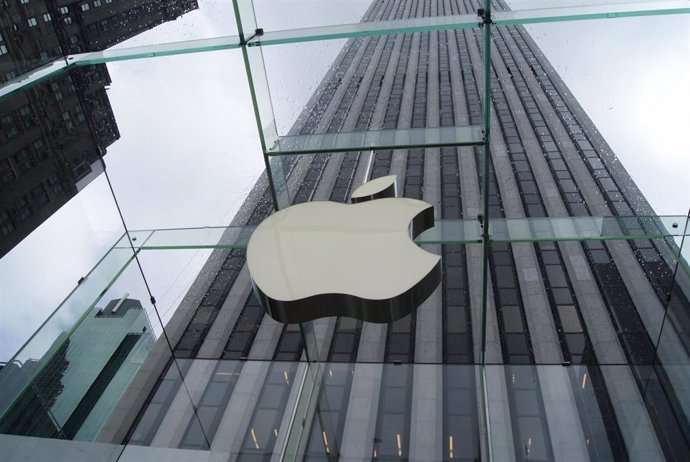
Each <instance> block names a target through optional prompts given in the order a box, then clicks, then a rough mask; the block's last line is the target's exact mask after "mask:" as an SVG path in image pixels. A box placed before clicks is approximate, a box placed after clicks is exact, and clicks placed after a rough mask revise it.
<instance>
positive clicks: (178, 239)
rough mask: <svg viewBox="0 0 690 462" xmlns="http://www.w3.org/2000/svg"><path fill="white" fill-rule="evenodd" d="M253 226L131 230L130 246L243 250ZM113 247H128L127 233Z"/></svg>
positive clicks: (159, 248)
mask: <svg viewBox="0 0 690 462" xmlns="http://www.w3.org/2000/svg"><path fill="white" fill-rule="evenodd" d="M255 228H256V227H255V226H227V227H205V228H181V229H156V230H149V231H130V233H129V234H130V237H131V238H132V245H133V246H134V248H135V249H137V250H139V249H141V250H175V249H233V248H239V249H243V248H246V247H247V244H248V243H249V237H250V236H251V235H252V233H253V232H254V229H255ZM115 248H116V249H131V247H130V244H129V241H128V240H127V237H126V236H123V237H122V238H121V239H120V240H119V241H118V242H117V244H115Z"/></svg>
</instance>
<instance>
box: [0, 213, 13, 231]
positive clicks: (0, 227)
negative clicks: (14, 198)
mask: <svg viewBox="0 0 690 462" xmlns="http://www.w3.org/2000/svg"><path fill="white" fill-rule="evenodd" d="M12 231H14V224H13V223H12V221H11V220H10V214H9V213H7V212H6V211H5V210H3V211H2V212H0V234H2V237H7V236H8V235H9V234H10V233H11V232H12Z"/></svg>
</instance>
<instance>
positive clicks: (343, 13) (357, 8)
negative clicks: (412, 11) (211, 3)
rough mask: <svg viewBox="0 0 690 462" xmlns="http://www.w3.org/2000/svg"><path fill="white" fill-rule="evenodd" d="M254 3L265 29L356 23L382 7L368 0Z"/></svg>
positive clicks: (277, 29) (258, 19) (304, 0)
mask: <svg viewBox="0 0 690 462" xmlns="http://www.w3.org/2000/svg"><path fill="white" fill-rule="evenodd" d="M253 3H254V8H255V9H256V19H257V24H258V25H259V27H261V28H263V29H264V31H266V32H268V31H281V30H285V29H303V28H311V27H318V26H326V25H328V26H331V25H340V24H350V23H357V22H360V21H361V20H362V19H363V18H365V17H367V16H369V15H375V14H376V13H377V12H378V11H379V10H380V5H372V3H371V2H370V1H368V0H335V1H333V2H330V3H328V4H325V3H323V2H321V1H319V0H303V1H301V2H300V4H299V8H295V5H294V4H293V5H291V4H290V3H286V2H283V1H280V0H257V1H254V2H253ZM305 12H309V13H308V14H305ZM372 18H373V16H372Z"/></svg>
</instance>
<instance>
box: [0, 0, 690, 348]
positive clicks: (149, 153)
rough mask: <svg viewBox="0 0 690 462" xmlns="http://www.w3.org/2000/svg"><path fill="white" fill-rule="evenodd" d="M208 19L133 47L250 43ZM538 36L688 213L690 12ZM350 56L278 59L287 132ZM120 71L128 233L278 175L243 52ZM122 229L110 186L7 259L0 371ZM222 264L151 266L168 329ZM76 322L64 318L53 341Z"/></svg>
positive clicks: (190, 258)
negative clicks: (267, 172) (265, 156)
mask: <svg viewBox="0 0 690 462" xmlns="http://www.w3.org/2000/svg"><path fill="white" fill-rule="evenodd" d="M512 3H513V4H514V5H516V4H519V5H520V6H523V5H524V7H525V8H531V7H537V6H543V5H556V4H559V2H554V1H553V0H551V1H530V2H527V1H525V0H514V1H513V2H512ZM571 3H572V2H571ZM580 3H582V2H580ZM367 4H368V2H366V1H363V0H359V1H347V0H341V1H339V2H314V1H282V2H278V3H276V2H267V1H263V2H262V1H257V9H258V12H257V15H258V17H259V24H260V25H261V26H262V27H264V28H265V29H266V30H275V29H278V28H290V27H307V26H311V25H316V24H317V22H318V23H321V24H335V23H338V22H346V21H347V22H355V21H357V20H358V18H360V17H361V15H362V13H363V11H364V9H365V8H366V6H367ZM315 5H318V6H319V7H320V9H319V10H318V11H317V10H315V9H314V8H315ZM200 6H201V8H200V9H199V10H197V11H193V12H191V13H189V14H187V15H185V16H184V17H182V18H180V19H178V20H177V21H174V22H171V23H167V24H164V25H162V26H159V27H158V28H156V29H154V30H152V31H148V32H146V33H144V34H141V35H139V36H138V37H135V38H134V39H132V40H130V41H127V42H125V43H123V44H120V45H119V47H124V46H136V45H142V44H150V43H162V42H167V41H178V40H190V39H196V38H211V37H217V36H222V35H232V34H235V33H236V31H235V26H234V19H233V14H232V7H231V4H230V2H227V1H226V2H221V1H205V0H201V1H200ZM305 11H310V13H311V14H308V15H307V14H304V12H305ZM530 31H531V32H532V33H533V35H534V37H535V39H536V40H537V42H538V43H539V45H540V46H541V48H542V50H543V51H544V52H545V54H546V55H547V57H548V58H549V59H550V60H551V62H552V64H553V65H554V67H556V69H557V70H558V71H559V73H560V74H561V76H562V77H563V79H564V80H565V82H566V83H567V84H568V86H569V87H570V89H571V91H572V92H573V94H574V95H575V96H576V98H577V99H578V101H580V103H581V104H582V105H583V107H584V108H585V110H586V111H587V113H588V114H589V115H590V117H592V119H593V120H594V122H595V124H596V125H597V126H598V128H599V129H600V130H601V132H602V133H603V134H604V136H605V138H606V139H607V141H608V142H609V143H610V144H611V146H612V148H613V149H614V151H615V152H616V153H617V155H618V156H619V158H620V159H621V161H622V162H623V165H625V166H626V168H627V169H628V170H629V172H630V173H631V175H632V176H633V178H634V179H635V181H636V182H637V184H638V186H640V188H641V189H642V191H643V192H644V194H645V195H646V196H647V198H648V199H649V200H650V202H651V203H652V205H653V207H654V208H655V209H656V211H657V213H659V214H678V215H683V214H685V213H687V210H688V206H689V205H690V189H689V188H690V186H689V184H688V181H687V178H688V174H689V173H690V164H689V163H688V162H689V161H688V147H687V145H688V144H687V141H686V139H685V138H686V131H687V127H688V126H689V122H690V120H689V118H688V116H687V108H688V107H690V85H688V84H687V76H688V75H690V15H684V16H664V17H651V18H649V17H648V18H628V19H616V20H603V21H587V22H572V23H561V24H546V25H538V26H530ZM343 43H344V41H343V40H338V41H329V42H309V43H304V44H299V45H283V46H275V47H266V51H265V57H266V66H267V69H268V74H269V80H270V83H271V88H272V92H273V104H274V108H275V111H276V117H277V121H278V125H279V127H280V128H281V131H282V132H283V133H284V132H285V131H287V128H289V127H290V125H291V124H292V121H293V120H294V118H295V117H296V116H297V115H298V114H299V112H300V110H301V108H302V107H303V106H304V103H305V102H306V100H307V99H308V98H309V96H310V95H311V94H312V92H313V91H314V89H315V88H316V86H317V85H318V83H319V81H320V80H321V78H322V76H323V75H324V73H325V72H326V71H327V69H328V66H329V65H330V63H331V62H332V60H333V58H334V56H335V55H336V54H337V52H338V51H339V49H340V47H341V46H342V44H343ZM564 50H567V52H564ZM108 69H109V71H110V74H111V77H112V80H113V83H112V85H111V87H110V89H109V91H108V93H109V96H110V101H111V104H112V107H113V110H114V112H115V116H116V119H117V123H118V126H119V128H120V132H121V135H122V138H121V139H120V140H119V141H117V142H116V143H115V144H114V145H113V146H111V147H110V148H109V149H108V155H107V156H106V163H107V165H108V172H109V174H110V176H111V179H112V181H113V187H114V189H115V192H116V194H117V197H118V200H119V203H120V205H121V207H122V210H123V214H124V216H125V219H126V221H127V224H128V226H129V228H130V229H151V228H168V227H198V226H207V225H209V226H213V225H221V224H225V223H227V222H229V221H230V219H232V217H233V215H234V213H235V212H236V210H237V209H238V207H239V205H240V204H241V202H242V201H243V199H244V197H245V196H246V194H247V192H248V191H249V189H250V188H251V187H252V185H253V184H254V182H255V180H256V178H257V177H258V175H259V173H260V172H261V170H262V169H263V161H262V157H261V153H260V149H259V144H258V137H257V134H256V126H255V122H254V115H253V112H252V110H251V102H250V99H249V92H248V88H247V82H246V77H245V71H244V64H243V62H242V57H241V53H240V52H239V51H238V50H229V51H221V52H209V53H200V54H190V55H180V56H174V57H164V58H156V59H144V60H137V61H123V62H117V63H111V64H108ZM122 232H123V229H122V226H121V224H120V222H119V217H118V216H117V213H116V210H115V208H114V204H113V201H112V198H111V197H110V194H109V191H108V188H107V184H106V182H105V177H104V176H103V175H101V176H100V177H99V178H97V179H96V180H95V181H93V182H92V183H91V184H90V185H89V186H88V187H87V188H86V189H85V190H84V191H82V192H81V193H80V194H79V195H78V196H77V197H76V198H75V199H73V200H72V201H71V202H70V203H69V204H67V205H66V206H64V207H63V208H62V209H61V210H60V211H59V212H58V213H56V214H55V215H53V217H51V218H50V219H49V220H48V221H46V222H45V223H44V224H43V225H42V226H41V227H39V228H38V229H37V230H36V231H35V232H34V233H33V234H32V235H31V236H29V237H28V238H27V239H25V240H24V241H23V242H22V243H21V244H20V245H19V246H17V247H16V248H15V249H14V250H13V251H11V252H10V253H9V254H7V255H6V256H5V257H4V258H3V259H2V260H0V361H3V360H7V359H9V358H10V356H11V355H12V353H13V352H15V351H16V350H17V349H18V348H19V347H20V346H21V345H22V344H23V343H24V342H25V341H26V339H27V338H28V337H29V336H30V335H31V334H32V333H33V332H34V331H35V330H36V329H37V327H38V326H39V325H40V324H41V322H42V321H43V320H44V319H46V317H47V316H48V315H49V314H50V313H51V312H52V311H53V309H54V308H55V307H56V306H57V305H58V304H59V303H60V301H61V300H62V299H64V297H65V295H66V294H67V293H69V291H70V290H72V289H73V288H74V287H75V284H76V281H77V280H78V279H79V278H80V277H81V276H83V275H86V274H87V273H88V271H89V270H90V269H91V268H92V267H93V266H94V264H95V263H96V262H97V261H98V260H99V259H100V258H101V257H102V256H103V254H104V253H105V252H106V251H107V249H108V248H109V247H110V246H111V245H112V243H113V242H114V241H115V240H116V239H117V238H118V237H119V236H120V235H121V234H122ZM207 255H208V252H207V251H204V252H197V251H192V250H185V251H165V252H163V251H159V252H147V253H145V255H144V256H143V257H142V258H141V261H142V266H143V267H144V270H145V272H146V274H147V279H148V281H149V283H150V284H151V286H152V291H153V293H154V295H155V296H156V298H157V299H158V302H159V303H158V307H159V310H160V311H161V312H163V313H167V315H166V316H165V317H166V318H167V316H169V315H170V314H171V312H172V310H173V308H174V307H175V306H176V305H177V303H179V300H180V298H181V297H182V296H183V295H184V293H185V292H186V289H187V287H188V286H189V284H190V283H191V281H192V280H193V277H194V276H195V275H196V274H197V272H198V270H199V268H200V265H201V264H203V262H204V260H205V258H206V256H207ZM94 278H95V277H94ZM82 290H83V289H82ZM124 291H127V292H129V293H130V296H131V297H134V298H140V299H141V300H142V301H144V300H145V299H146V298H147V296H146V295H145V290H144V288H143V283H142V281H141V280H140V277H139V276H138V272H137V269H136V268H135V267H134V266H133V265H130V267H129V268H128V269H127V270H126V271H125V274H124V275H123V277H122V278H121V280H120V281H119V282H118V283H117V284H116V285H115V286H114V287H112V288H111V289H110V290H109V292H108V293H107V294H106V295H105V296H104V297H103V302H102V303H100V304H99V305H104V304H105V303H106V302H107V301H108V300H110V299H111V298H119V297H121V296H122V294H123V292H124ZM96 293H97V292H95V291H94V292H93V295H94V296H95V294H96ZM87 298H88V297H87ZM85 308H86V307H84V309H85ZM79 309H80V306H75V307H74V311H73V312H74V313H76V312H78V311H79ZM68 323H69V320H68V319H67V320H56V321H55V329H53V331H54V332H59V331H60V330H61V329H63V328H64V326H66V325H67V324H68ZM48 338H49V336H47V337H46V342H47V341H48ZM53 338H54V337H53ZM51 341H52V340H51ZM32 354H38V353H32Z"/></svg>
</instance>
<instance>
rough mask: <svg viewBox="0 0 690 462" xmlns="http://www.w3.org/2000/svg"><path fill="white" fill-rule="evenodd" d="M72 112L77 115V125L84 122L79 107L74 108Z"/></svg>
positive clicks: (84, 117)
mask: <svg viewBox="0 0 690 462" xmlns="http://www.w3.org/2000/svg"><path fill="white" fill-rule="evenodd" d="M74 112H75V114H76V115H77V123H82V122H84V121H85V120H86V116H85V115H84V110H83V109H82V108H81V106H79V105H77V106H74Z"/></svg>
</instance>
